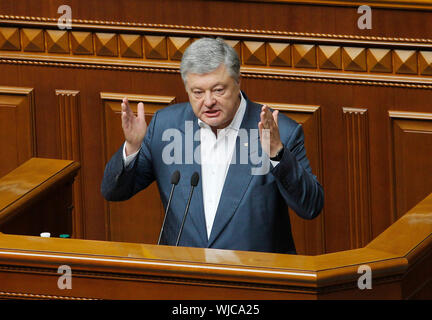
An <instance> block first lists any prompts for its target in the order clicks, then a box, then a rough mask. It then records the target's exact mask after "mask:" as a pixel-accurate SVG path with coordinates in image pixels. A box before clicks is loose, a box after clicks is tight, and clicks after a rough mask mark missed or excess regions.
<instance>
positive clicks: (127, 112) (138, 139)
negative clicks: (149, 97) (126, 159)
mask: <svg viewBox="0 0 432 320" xmlns="http://www.w3.org/2000/svg"><path fill="white" fill-rule="evenodd" d="M121 107H122V116H121V118H122V128H123V133H124V136H125V139H126V150H125V151H126V156H128V155H130V154H133V153H135V152H137V151H138V150H139V149H140V147H141V143H142V142H143V140H144V136H145V134H146V131H147V123H146V121H145V115H144V104H143V103H142V102H140V103H138V108H137V109H138V110H137V111H138V112H137V116H135V114H134V113H133V111H132V109H131V108H130V106H129V101H128V99H127V98H123V102H122V104H121Z"/></svg>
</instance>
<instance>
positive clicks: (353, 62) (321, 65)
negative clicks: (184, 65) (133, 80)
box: [0, 15, 432, 89]
mask: <svg viewBox="0 0 432 320" xmlns="http://www.w3.org/2000/svg"><path fill="white" fill-rule="evenodd" d="M73 22H74V23H73V29H71V30H67V31H66V30H58V28H57V25H56V20H55V19H53V18H41V17H16V16H7V15H0V63H12V64H36V65H45V66H59V67H75V68H97V69H101V68H102V69H108V70H125V71H132V70H140V71H141V70H142V71H155V72H170V73H172V72H175V73H177V72H178V70H179V61H180V59H181V56H182V54H183V52H184V50H185V49H186V48H187V46H188V45H189V44H190V43H191V42H193V41H194V40H195V39H197V38H199V37H202V36H221V37H223V38H224V39H226V41H227V42H228V43H229V44H230V45H232V46H233V47H234V48H235V49H236V50H237V52H238V53H239V57H240V59H241V63H242V66H241V71H242V74H243V75H244V76H245V77H255V78H267V77H269V79H283V80H296V81H319V82H332V83H347V84H361V85H378V86H402V87H405V88H411V87H414V88H425V89H430V88H432V52H431V51H429V49H430V44H431V43H432V39H407V38H386V37H368V36H352V35H334V34H312V33H297V32H285V31H284V32H282V31H269V30H243V29H230V28H207V27H193V26H178V25H158V24H144V23H141V24H140V23H123V22H112V21H91V20H74V21H73ZM29 27H32V28H29ZM21 44H22V45H21Z"/></svg>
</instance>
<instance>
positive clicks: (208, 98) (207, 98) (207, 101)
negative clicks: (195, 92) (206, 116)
mask: <svg viewBox="0 0 432 320" xmlns="http://www.w3.org/2000/svg"><path fill="white" fill-rule="evenodd" d="M214 104H215V101H214V98H213V95H212V93H211V91H206V92H205V95H204V105H205V106H206V107H211V106H213V105H214Z"/></svg>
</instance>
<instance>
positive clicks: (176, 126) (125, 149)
mask: <svg viewBox="0 0 432 320" xmlns="http://www.w3.org/2000/svg"><path fill="white" fill-rule="evenodd" d="M180 71H181V75H182V78H183V81H184V84H185V88H186V91H187V93H188V96H189V103H182V104H176V105H173V106H169V107H167V108H164V109H163V110H160V111H158V112H156V113H155V114H154V116H153V118H152V120H151V122H150V124H149V125H148V126H147V124H146V122H145V118H144V106H143V104H142V103H139V104H138V112H137V116H135V115H134V113H133V112H132V110H131V109H130V107H129V104H128V101H127V99H126V98H125V99H124V100H123V103H122V127H123V131H124V135H125V140H126V142H125V144H124V145H123V146H122V147H121V148H120V149H119V151H118V152H117V153H116V154H114V156H113V157H112V159H111V160H110V161H109V163H108V164H107V166H106V169H105V174H104V178H103V181H102V194H103V196H104V197H105V198H106V199H107V200H109V201H122V200H126V199H129V198H130V197H132V196H133V195H134V194H136V193H137V192H139V191H140V190H142V189H144V188H146V187H147V186H148V185H150V184H151V183H152V182H153V181H154V180H156V181H157V184H158V188H159V191H160V195H161V199H162V202H163V204H164V206H166V205H167V201H168V197H169V193H170V190H171V184H170V180H171V179H170V177H171V175H172V173H173V172H175V171H176V170H179V171H180V173H181V176H182V179H181V180H180V183H179V189H180V190H179V191H178V192H177V191H176V192H175V193H174V196H173V199H172V202H171V208H170V210H169V212H168V213H167V217H166V225H165V229H164V232H163V234H162V243H164V244H168V245H174V244H175V242H176V238H177V235H178V232H179V229H180V225H181V221H182V219H183V213H184V210H185V206H186V201H187V198H188V194H189V190H190V182H189V181H190V177H191V175H192V173H193V172H198V173H199V174H200V180H199V183H198V185H197V187H196V190H195V192H194V194H193V197H192V200H191V206H190V209H189V214H188V216H187V219H186V221H185V224H184V229H183V233H182V235H181V239H180V242H179V245H181V246H193V247H204V248H219V249H231V250H250V251H263V252H280V253H295V246H294V243H293V239H292V235H291V226H290V219H289V215H288V210H287V207H288V206H289V207H291V208H292V209H293V210H294V211H295V212H296V213H297V214H298V215H299V216H300V217H302V218H304V219H312V218H314V217H316V216H317V215H318V214H319V213H320V211H321V209H322V206H323V201H324V200H323V198H324V195H323V190H322V187H321V185H320V184H319V182H318V181H317V179H316V177H315V176H314V175H313V174H312V170H311V168H310V166H309V161H308V159H307V157H306V151H305V148H304V136H303V131H302V127H301V125H299V124H298V123H296V122H295V121H293V120H291V119H289V118H288V117H286V116H284V115H279V114H278V111H277V110H276V111H272V110H270V109H269V108H268V107H267V106H261V105H258V104H256V103H253V102H252V101H250V100H249V99H248V98H247V96H246V95H245V93H244V92H242V91H241V90H240V79H239V76H240V62H239V59H238V56H237V53H236V52H235V50H234V49H233V48H231V47H230V46H229V45H227V44H226V43H225V42H224V41H223V40H222V39H210V38H203V39H200V40H197V41H195V42H194V43H193V44H192V45H190V47H189V48H188V49H187V50H186V51H185V53H184V55H183V58H182V62H181V66H180ZM143 206H145V204H143Z"/></svg>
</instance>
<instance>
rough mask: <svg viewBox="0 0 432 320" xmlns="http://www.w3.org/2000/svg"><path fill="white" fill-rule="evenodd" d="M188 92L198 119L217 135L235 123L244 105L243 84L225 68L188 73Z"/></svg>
mask: <svg viewBox="0 0 432 320" xmlns="http://www.w3.org/2000/svg"><path fill="white" fill-rule="evenodd" d="M186 92H187V93H188V95H189V102H190V104H191V105H192V109H193V112H194V113H195V115H196V116H197V117H198V118H199V119H201V120H202V121H204V122H205V123H207V124H208V125H209V126H210V127H211V128H212V129H213V131H215V132H216V130H217V129H223V128H225V127H226V126H228V125H229V124H230V123H231V121H232V119H233V118H234V116H235V114H236V112H237V109H238V107H239V104H240V84H239V83H238V82H237V81H236V80H235V79H234V78H232V77H231V75H230V74H229V72H228V70H227V68H226V67H225V65H224V64H221V65H220V66H219V67H218V68H217V69H216V70H214V71H212V72H209V73H205V74H197V73H188V74H187V77H186Z"/></svg>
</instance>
